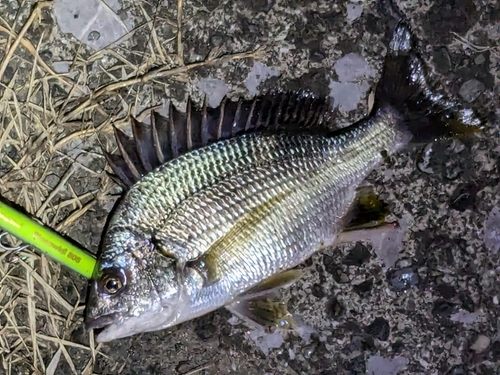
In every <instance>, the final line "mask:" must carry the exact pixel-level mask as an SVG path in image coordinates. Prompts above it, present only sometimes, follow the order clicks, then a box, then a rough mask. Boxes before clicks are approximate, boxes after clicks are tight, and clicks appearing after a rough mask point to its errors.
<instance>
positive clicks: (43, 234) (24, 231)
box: [0, 200, 96, 279]
mask: <svg viewBox="0 0 500 375" xmlns="http://www.w3.org/2000/svg"><path fill="white" fill-rule="evenodd" d="M0 229H2V230H3V232H2V233H0V248H1V249H3V250H5V251H20V250H23V249H25V248H27V247H28V246H30V245H31V246H33V247H35V248H37V249H38V250H39V251H41V252H42V253H43V254H45V255H47V256H49V257H50V258H52V259H53V260H55V261H56V262H58V263H61V264H62V265H64V266H66V267H68V268H70V269H71V270H73V271H75V272H77V273H78V274H80V275H81V276H83V277H85V278H87V279H90V278H91V277H92V274H93V272H94V267H95V265H96V259H95V258H94V257H93V256H92V255H91V254H89V253H88V252H86V251H85V250H82V249H81V248H79V247H78V246H76V245H74V244H73V243H71V242H70V241H68V240H67V239H65V238H64V237H62V236H61V235H60V234H58V233H56V232H55V231H53V230H52V229H50V228H47V227H46V226H44V225H42V224H39V223H38V222H37V221H35V220H34V219H32V218H30V217H29V216H27V215H24V214H22V213H21V212H19V211H18V210H16V209H14V208H13V207H11V206H9V205H8V204H6V203H4V202H2V201H1V200H0ZM7 233H10V234H11V235H13V236H14V237H16V238H18V239H19V240H21V241H23V242H24V244H23V245H20V246H9V245H6V244H5V243H3V242H2V239H3V238H4V237H5V235H7Z"/></svg>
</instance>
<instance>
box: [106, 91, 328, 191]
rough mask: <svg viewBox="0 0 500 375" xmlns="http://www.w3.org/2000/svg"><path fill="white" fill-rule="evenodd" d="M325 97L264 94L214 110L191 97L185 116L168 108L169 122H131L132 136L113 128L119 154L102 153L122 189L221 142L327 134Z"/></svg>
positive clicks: (153, 117) (225, 101)
mask: <svg viewBox="0 0 500 375" xmlns="http://www.w3.org/2000/svg"><path fill="white" fill-rule="evenodd" d="M330 108H331V106H330V102H329V100H328V99H327V98H320V97H317V96H315V95H313V94H311V93H309V92H306V91H298V92H293V93H277V94H265V95H262V96H258V97H255V98H254V99H251V100H242V99H240V100H238V101H231V100H228V99H227V98H224V99H223V100H222V102H221V104H220V105H219V106H218V107H217V108H209V107H208V106H207V104H206V101H205V103H204V104H203V107H202V108H201V109H198V108H196V107H195V106H194V105H193V103H192V102H191V99H190V98H189V99H188V101H187V106H186V113H182V112H180V111H179V110H178V109H177V108H175V107H174V106H173V105H172V104H170V108H169V114H168V117H164V116H162V115H160V114H159V113H157V112H152V113H151V125H148V124H145V123H141V122H139V121H137V120H136V119H135V118H133V117H131V127H132V134H133V136H132V137H129V136H127V135H126V134H125V133H124V132H122V131H121V130H119V129H116V128H115V140H116V143H117V145H118V154H109V153H107V152H104V154H105V156H106V159H107V161H108V163H109V165H110V167H111V169H112V170H113V173H114V174H113V175H111V177H112V178H113V180H114V181H115V182H117V183H118V184H120V185H122V186H123V187H124V188H127V189H128V188H129V187H130V186H132V185H133V184H135V183H136V182H137V181H138V180H139V179H140V178H141V177H142V176H144V175H145V174H147V173H149V172H151V171H152V170H153V169H155V168H156V167H158V166H160V165H162V164H164V163H166V162H167V161H169V160H171V159H173V158H176V157H178V156H180V155H182V154H184V153H186V152H189V151H192V150H195V149H197V148H200V147H203V146H207V145H209V144H211V143H214V142H217V141H219V140H223V139H229V138H232V137H234V136H237V135H241V134H243V133H249V132H254V131H259V130H266V131H270V132H272V131H281V130H290V131H293V130H295V131H309V132H328V131H332V130H333V129H332V127H334V126H335V125H334V123H333V118H334V115H333V112H332V110H331V109H330Z"/></svg>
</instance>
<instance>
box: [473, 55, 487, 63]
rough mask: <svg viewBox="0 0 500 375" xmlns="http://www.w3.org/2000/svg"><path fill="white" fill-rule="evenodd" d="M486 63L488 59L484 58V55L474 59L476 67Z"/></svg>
mask: <svg viewBox="0 0 500 375" xmlns="http://www.w3.org/2000/svg"><path fill="white" fill-rule="evenodd" d="M485 61H486V58H485V57H484V55H479V56H478V57H476V58H475V59H474V63H475V64H476V65H481V64H482V63H484V62H485Z"/></svg>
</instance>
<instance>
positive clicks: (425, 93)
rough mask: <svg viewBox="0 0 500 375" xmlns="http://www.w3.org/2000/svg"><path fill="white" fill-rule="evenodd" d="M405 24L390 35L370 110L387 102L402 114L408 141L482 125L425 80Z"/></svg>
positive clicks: (473, 129) (470, 130) (467, 131)
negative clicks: (408, 133) (408, 135)
mask: <svg viewBox="0 0 500 375" xmlns="http://www.w3.org/2000/svg"><path fill="white" fill-rule="evenodd" d="M415 45H416V43H415V39H414V36H413V35H412V33H411V30H410V27H409V25H408V24H407V23H406V22H404V21H400V22H399V23H398V24H397V26H396V28H395V30H394V32H393V36H392V40H391V42H390V45H389V50H388V52H387V55H386V58H385V65H384V70H383V73H382V77H381V79H380V81H379V84H378V86H377V89H376V92H375V103H374V106H373V110H374V111H377V110H378V109H380V108H382V107H384V106H387V105H389V106H390V107H392V108H393V109H396V110H397V111H398V112H399V113H400V114H401V115H402V116H403V119H404V120H403V122H402V124H401V125H402V126H404V127H405V130H406V131H410V133H411V134H412V136H413V139H412V143H415V142H428V141H431V140H435V139H439V138H447V137H455V136H463V135H468V134H471V133H474V132H477V131H478V130H479V129H480V125H481V124H482V121H481V119H480V118H479V116H478V115H477V114H476V113H475V112H474V111H473V110H472V109H471V108H466V107H464V106H463V105H462V104H461V103H459V102H458V101H457V100H455V99H451V98H448V97H447V96H446V94H444V93H440V92H438V91H437V90H436V89H435V88H434V87H432V86H431V85H430V84H429V82H428V73H427V69H426V66H425V64H424V62H423V60H422V58H421V56H420V55H419V54H418V52H417V51H416V48H415Z"/></svg>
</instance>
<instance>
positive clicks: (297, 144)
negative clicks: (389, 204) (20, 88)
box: [85, 19, 483, 342]
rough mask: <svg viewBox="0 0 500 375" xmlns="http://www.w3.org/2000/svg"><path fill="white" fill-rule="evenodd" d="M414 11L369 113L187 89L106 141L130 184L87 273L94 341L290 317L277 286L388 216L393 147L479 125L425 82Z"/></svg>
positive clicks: (288, 322)
mask: <svg viewBox="0 0 500 375" xmlns="http://www.w3.org/2000/svg"><path fill="white" fill-rule="evenodd" d="M416 46H417V43H416V39H415V37H414V36H413V34H412V32H411V29H410V27H409V25H408V23H407V22H406V21H405V20H403V19H402V20H400V21H399V22H398V23H397V25H396V26H395V28H394V30H393V35H392V38H391V40H390V44H389V48H388V52H387V53H386V56H385V57H384V66H383V70H382V74H381V78H380V79H379V81H378V83H377V86H376V88H375V99H374V103H373V107H372V109H371V111H370V112H369V114H368V115H367V116H366V117H365V118H363V119H361V120H359V121H357V122H355V123H353V124H351V125H349V126H344V127H341V126H339V125H338V124H337V122H336V119H335V114H334V112H333V110H332V109H331V108H332V107H331V103H330V101H329V99H328V98H324V97H319V96H316V95H314V94H312V93H310V92H308V91H307V90H302V91H299V92H291V93H290V92H276V93H268V94H263V95H260V96H257V97H255V98H253V99H240V100H238V101H232V100H228V99H224V100H223V102H222V103H221V104H220V105H219V106H218V107H217V108H208V107H207V105H206V102H205V103H204V104H203V106H202V107H201V108H198V107H196V106H194V105H193V104H192V102H191V100H188V102H187V106H186V111H185V113H183V112H181V111H180V110H177V109H176V108H175V107H173V106H171V107H170V110H169V114H168V116H167V117H164V116H162V115H160V114H158V113H155V112H153V113H152V114H151V123H150V124H145V123H141V122H139V121H137V120H135V119H133V118H132V119H131V129H132V137H129V136H127V135H126V134H125V133H124V132H123V131H121V130H119V129H116V128H115V139H116V143H117V147H118V151H119V152H118V154H112V153H107V152H106V153H105V156H106V158H107V160H108V163H109V165H110V167H111V169H112V171H113V172H112V173H111V174H110V175H111V176H112V177H113V178H114V179H115V181H116V182H117V183H119V184H120V185H121V186H123V189H124V194H123V196H122V198H121V199H120V200H119V201H118V203H117V205H116V207H115V209H114V211H113V213H112V214H111V215H110V218H109V221H108V223H107V225H106V228H105V229H104V231H103V237H102V241H101V245H100V253H99V256H98V260H97V266H96V269H95V271H94V275H93V277H92V280H91V281H90V283H89V288H88V290H89V291H88V298H87V305H86V311H85V325H86V327H87V329H89V330H95V331H96V333H97V336H96V340H97V341H98V342H109V341H113V340H116V339H120V338H124V337H129V336H132V335H136V334H140V333H144V332H152V331H159V330H164V329H167V328H171V327H174V326H177V325H179V324H181V323H184V322H187V321H190V320H192V319H195V318H197V317H200V316H203V315H205V314H207V313H209V312H211V311H214V310H217V309H220V308H226V309H228V310H229V311H231V312H232V313H233V314H234V315H236V316H239V317H240V318H242V319H244V320H245V321H246V322H247V323H249V324H257V325H265V326H273V327H279V328H284V329H293V328H294V327H295V326H296V322H295V321H294V319H293V316H292V314H291V313H290V312H289V311H288V309H287V307H286V305H284V303H283V302H282V301H280V298H279V293H278V292H279V290H280V289H282V288H286V287H288V286H289V285H291V284H292V283H294V282H295V281H296V280H298V279H299V278H300V277H301V271H300V269H299V268H298V267H299V266H300V265H301V264H302V263H303V262H304V261H306V260H307V259H308V258H310V257H311V256H312V255H313V254H315V253H317V252H318V251H321V250H322V249H326V248H328V247H331V246H334V245H336V244H338V243H339V241H340V242H341V241H342V239H343V238H349V239H350V240H352V239H353V238H356V236H357V234H356V233H358V232H356V231H363V230H366V228H373V229H376V228H380V227H384V226H388V225H391V223H388V222H386V221H385V218H384V215H386V213H387V210H386V206H384V205H383V204H382V203H381V201H379V200H378V199H377V197H376V195H374V193H373V191H370V189H367V188H366V186H363V185H364V182H365V180H366V178H367V176H368V175H369V174H370V173H371V172H372V171H373V170H374V169H375V168H377V167H378V166H379V165H381V164H382V163H383V162H384V160H385V159H386V157H387V156H388V155H393V154H396V153H398V152H404V151H405V150H407V149H408V148H409V147H411V146H414V145H419V144H426V143H429V142H432V141H434V140H436V139H441V138H449V137H469V136H471V135H472V134H476V133H478V132H480V130H481V129H482V126H483V120H482V118H481V117H480V116H479V115H478V114H477V113H476V112H475V111H474V110H473V109H471V108H469V107H466V106H464V105H462V104H461V103H460V102H458V101H457V100H456V99H453V98H450V97H449V96H448V95H445V94H443V93H439V92H438V91H437V90H436V89H435V88H434V87H433V85H432V84H430V83H429V82H428V78H427V77H428V73H427V67H426V66H425V64H424V62H423V60H422V58H421V55H420V54H419V52H418V49H417V47H416Z"/></svg>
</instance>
